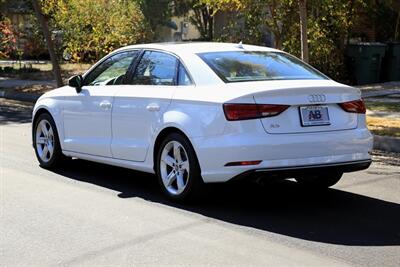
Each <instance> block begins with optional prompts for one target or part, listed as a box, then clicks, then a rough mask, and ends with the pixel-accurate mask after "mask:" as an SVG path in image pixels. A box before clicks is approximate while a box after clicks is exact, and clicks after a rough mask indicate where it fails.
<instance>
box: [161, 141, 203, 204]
mask: <svg viewBox="0 0 400 267" xmlns="http://www.w3.org/2000/svg"><path fill="white" fill-rule="evenodd" d="M156 173H157V176H158V180H159V184H160V186H161V189H162V191H163V193H164V194H165V195H167V197H169V198H170V199H172V200H177V201H188V200H193V199H195V198H197V197H198V196H199V195H200V193H201V191H202V188H203V180H202V178H201V174H200V167H199V163H198V161H197V158H196V154H195V152H194V149H193V147H192V145H191V144H190V142H189V140H187V138H185V137H184V136H182V135H181V134H178V133H172V134H170V135H168V136H167V137H166V138H165V139H164V141H163V142H162V143H161V146H160V149H159V150H158V154H157V162H156Z"/></svg>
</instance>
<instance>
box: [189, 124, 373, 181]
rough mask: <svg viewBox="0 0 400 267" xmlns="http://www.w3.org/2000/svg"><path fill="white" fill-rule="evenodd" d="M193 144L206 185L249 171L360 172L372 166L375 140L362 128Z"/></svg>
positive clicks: (241, 135)
mask: <svg viewBox="0 0 400 267" xmlns="http://www.w3.org/2000/svg"><path fill="white" fill-rule="evenodd" d="M191 142H192V144H193V146H194V148H195V151H196V154H197V157H198V160H199V163H200V168H201V174H202V177H203V180H204V182H206V183H213V182H226V181H229V180H231V179H232V178H234V177H237V176H239V175H241V174H244V173H247V172H250V173H251V172H253V173H254V172H273V171H280V172H281V173H283V171H288V170H298V171H302V172H304V171H305V170H306V169H309V170H310V169H316V168H320V169H319V170H320V171H321V170H322V169H321V168H333V167H334V166H335V168H336V169H338V168H342V169H343V171H344V172H348V171H356V170H360V169H363V168H364V167H365V168H367V167H368V166H369V164H370V160H371V156H370V155H369V151H371V150H372V143H373V138H372V135H371V134H370V132H369V131H368V130H367V129H366V128H362V129H353V130H346V131H333V132H325V133H305V134H279V135H278V134H276V135H275V134H274V135H271V134H265V132H264V131H263V132H261V133H260V132H253V133H238V134H226V135H221V136H215V137H207V138H192V139H191ZM257 160H261V163H260V164H258V165H248V166H229V167H226V166H225V164H227V163H229V162H238V161H257ZM368 162H369V163H368ZM367 163H368V166H367V165H365V164H367Z"/></svg>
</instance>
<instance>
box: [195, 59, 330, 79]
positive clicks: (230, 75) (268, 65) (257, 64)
mask: <svg viewBox="0 0 400 267" xmlns="http://www.w3.org/2000/svg"><path fill="white" fill-rule="evenodd" d="M199 56H200V57H201V58H202V59H203V60H204V61H205V62H206V63H207V64H208V65H209V66H210V68H211V69H213V70H214V72H215V73H216V74H217V75H218V76H219V77H221V79H223V80H224V81H225V82H240V81H262V80H302V79H327V78H326V77H325V76H324V75H323V74H321V73H319V72H318V71H316V70H314V69H313V68H311V67H309V66H307V65H306V64H304V63H303V62H302V61H300V60H298V59H297V58H295V57H293V56H290V55H287V54H284V53H279V52H263V51H232V52H211V53H201V54H199Z"/></svg>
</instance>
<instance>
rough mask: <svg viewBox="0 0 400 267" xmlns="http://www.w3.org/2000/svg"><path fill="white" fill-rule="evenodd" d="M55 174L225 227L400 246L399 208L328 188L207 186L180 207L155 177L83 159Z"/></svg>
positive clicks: (286, 183)
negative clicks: (195, 198)
mask: <svg viewBox="0 0 400 267" xmlns="http://www.w3.org/2000/svg"><path fill="white" fill-rule="evenodd" d="M55 172H56V173H58V174H60V175H63V176H65V177H68V178H70V179H74V180H78V181H82V182H87V183H91V184H95V185H98V186H102V187H105V188H109V189H111V190H114V191H117V192H119V193H118V197H120V198H123V199H125V198H133V197H139V198H143V199H146V200H148V201H152V202H157V203H161V204H164V205H168V206H173V207H175V208H178V209H183V210H187V211H190V212H194V213H198V214H201V215H203V216H206V217H209V218H214V219H217V220H221V221H224V222H227V223H232V224H236V225H241V226H246V227H252V228H255V229H259V230H262V231H268V232H273V233H277V234H281V235H286V236H291V237H295V238H299V239H303V240H310V241H316V242H323V243H330V244H340V245H350V246H397V245H400V205H399V204H396V203H391V202H388V201H384V200H380V199H376V198H371V197H367V196H363V195H358V194H354V193H350V192H345V191H341V190H337V189H328V190H324V191H323V192H316V191H312V190H307V189H306V188H303V187H301V186H299V185H298V184H296V183H295V182H292V181H276V182H273V183H269V184H264V185H260V184H254V183H240V184H238V183H231V184H219V185H213V186H209V188H208V192H207V195H206V197H204V198H203V199H202V200H201V201H200V202H198V203H196V204H191V205H183V204H177V203H173V202H170V201H168V200H166V199H165V198H164V196H163V195H162V194H161V192H160V190H159V187H158V183H157V179H156V177H155V176H154V175H150V174H145V173H142V172H137V171H132V170H128V169H123V168H118V167H112V166H108V165H103V164H98V163H92V162H88V161H83V160H72V161H70V162H69V163H68V164H66V165H65V166H64V167H62V168H60V169H57V170H56V171H55Z"/></svg>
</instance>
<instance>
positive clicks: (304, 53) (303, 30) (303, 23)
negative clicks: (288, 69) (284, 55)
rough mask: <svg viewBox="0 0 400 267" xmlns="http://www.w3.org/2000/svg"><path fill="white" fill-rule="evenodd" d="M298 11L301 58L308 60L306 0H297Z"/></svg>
mask: <svg viewBox="0 0 400 267" xmlns="http://www.w3.org/2000/svg"><path fill="white" fill-rule="evenodd" d="M299 13H300V36H301V59H302V60H303V61H305V62H308V59H309V58H308V42H307V1H306V0H299Z"/></svg>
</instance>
